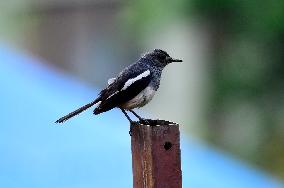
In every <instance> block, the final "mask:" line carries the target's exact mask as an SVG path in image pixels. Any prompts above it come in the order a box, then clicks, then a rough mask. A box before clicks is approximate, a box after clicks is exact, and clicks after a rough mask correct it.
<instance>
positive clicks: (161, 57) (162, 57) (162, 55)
mask: <svg viewBox="0 0 284 188" xmlns="http://www.w3.org/2000/svg"><path fill="white" fill-rule="evenodd" d="M158 58H159V59H160V60H164V59H166V56H165V55H164V54H159V55H158Z"/></svg>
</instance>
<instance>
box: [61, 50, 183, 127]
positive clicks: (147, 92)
mask: <svg viewBox="0 0 284 188" xmlns="http://www.w3.org/2000/svg"><path fill="white" fill-rule="evenodd" d="M173 62H182V60H180V59H175V58H172V57H171V56H170V55H169V54H168V53H167V52H166V51H164V50H161V49H154V50H152V51H150V52H146V53H144V54H143V55H142V56H141V57H140V58H139V59H138V61H136V62H135V63H133V64H130V65H129V66H127V67H126V68H124V69H123V70H122V71H121V72H120V73H119V74H118V75H117V76H116V77H115V78H110V79H109V80H108V84H107V86H106V88H105V89H103V90H102V91H101V92H100V93H99V94H98V97H97V98H96V99H95V100H93V101H92V102H90V103H88V104H86V105H84V106H82V107H80V108H78V109H77V110H75V111H73V112H71V113H69V114H67V115H65V116H63V117H61V118H59V119H58V120H57V121H56V123H63V122H65V121H66V120H68V119H70V118H72V117H74V116H76V115H78V114H80V113H81V112H83V111H85V110H87V109H88V108H90V107H92V106H94V105H97V107H96V108H95V109H94V111H93V113H94V114H95V115H98V114H101V113H103V112H107V111H109V110H111V109H113V108H119V109H120V110H121V111H122V112H123V114H124V115H125V116H126V118H127V119H128V121H129V122H130V124H133V123H134V121H133V120H132V119H131V118H130V116H129V115H128V114H127V111H129V112H131V113H132V114H133V115H134V116H135V117H136V118H138V119H139V121H140V122H142V123H145V124H146V123H149V122H148V121H147V119H144V118H142V117H141V116H139V115H138V114H137V113H136V112H134V111H133V109H135V108H141V107H143V106H145V105H146V104H147V103H149V102H150V101H151V100H152V98H153V97H154V95H155V93H156V91H157V90H158V89H159V86H160V80H161V76H162V71H163V70H164V68H165V67H166V66H167V65H169V64H170V63H173Z"/></svg>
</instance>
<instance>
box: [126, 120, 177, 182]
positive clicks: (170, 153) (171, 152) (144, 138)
mask: <svg viewBox="0 0 284 188" xmlns="http://www.w3.org/2000/svg"><path fill="white" fill-rule="evenodd" d="M155 123H156V124H157V125H158V126H157V125H156V126H149V125H142V124H135V125H133V128H132V137H131V150H132V171H133V187H134V188H181V187H182V172H181V158H180V134H179V125H178V124H175V123H171V122H167V121H162V120H157V121H156V122H155ZM151 124H152V123H151Z"/></svg>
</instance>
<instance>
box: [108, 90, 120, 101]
mask: <svg viewBox="0 0 284 188" xmlns="http://www.w3.org/2000/svg"><path fill="white" fill-rule="evenodd" d="M118 92H119V91H116V92H114V93H113V94H111V95H110V96H109V97H108V98H107V100H108V99H109V98H111V97H112V96H114V95H116V94H117V93H118Z"/></svg>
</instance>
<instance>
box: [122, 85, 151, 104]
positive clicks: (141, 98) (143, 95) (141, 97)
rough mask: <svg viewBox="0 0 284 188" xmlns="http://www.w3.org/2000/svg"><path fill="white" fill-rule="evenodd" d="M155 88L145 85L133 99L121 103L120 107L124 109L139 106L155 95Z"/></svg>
mask: <svg viewBox="0 0 284 188" xmlns="http://www.w3.org/2000/svg"><path fill="white" fill-rule="evenodd" d="M155 92H156V91H155V89H154V88H153V87H151V86H148V87H146V88H145V89H144V90H142V91H141V92H140V93H139V94H138V95H136V96H135V97H134V98H133V99H131V100H129V101H127V102H126V103H124V104H122V105H121V106H120V107H121V108H124V109H133V108H140V107H143V106H144V105H146V104H147V103H148V102H150V101H151V100H152V98H153V97H154V95H155Z"/></svg>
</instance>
